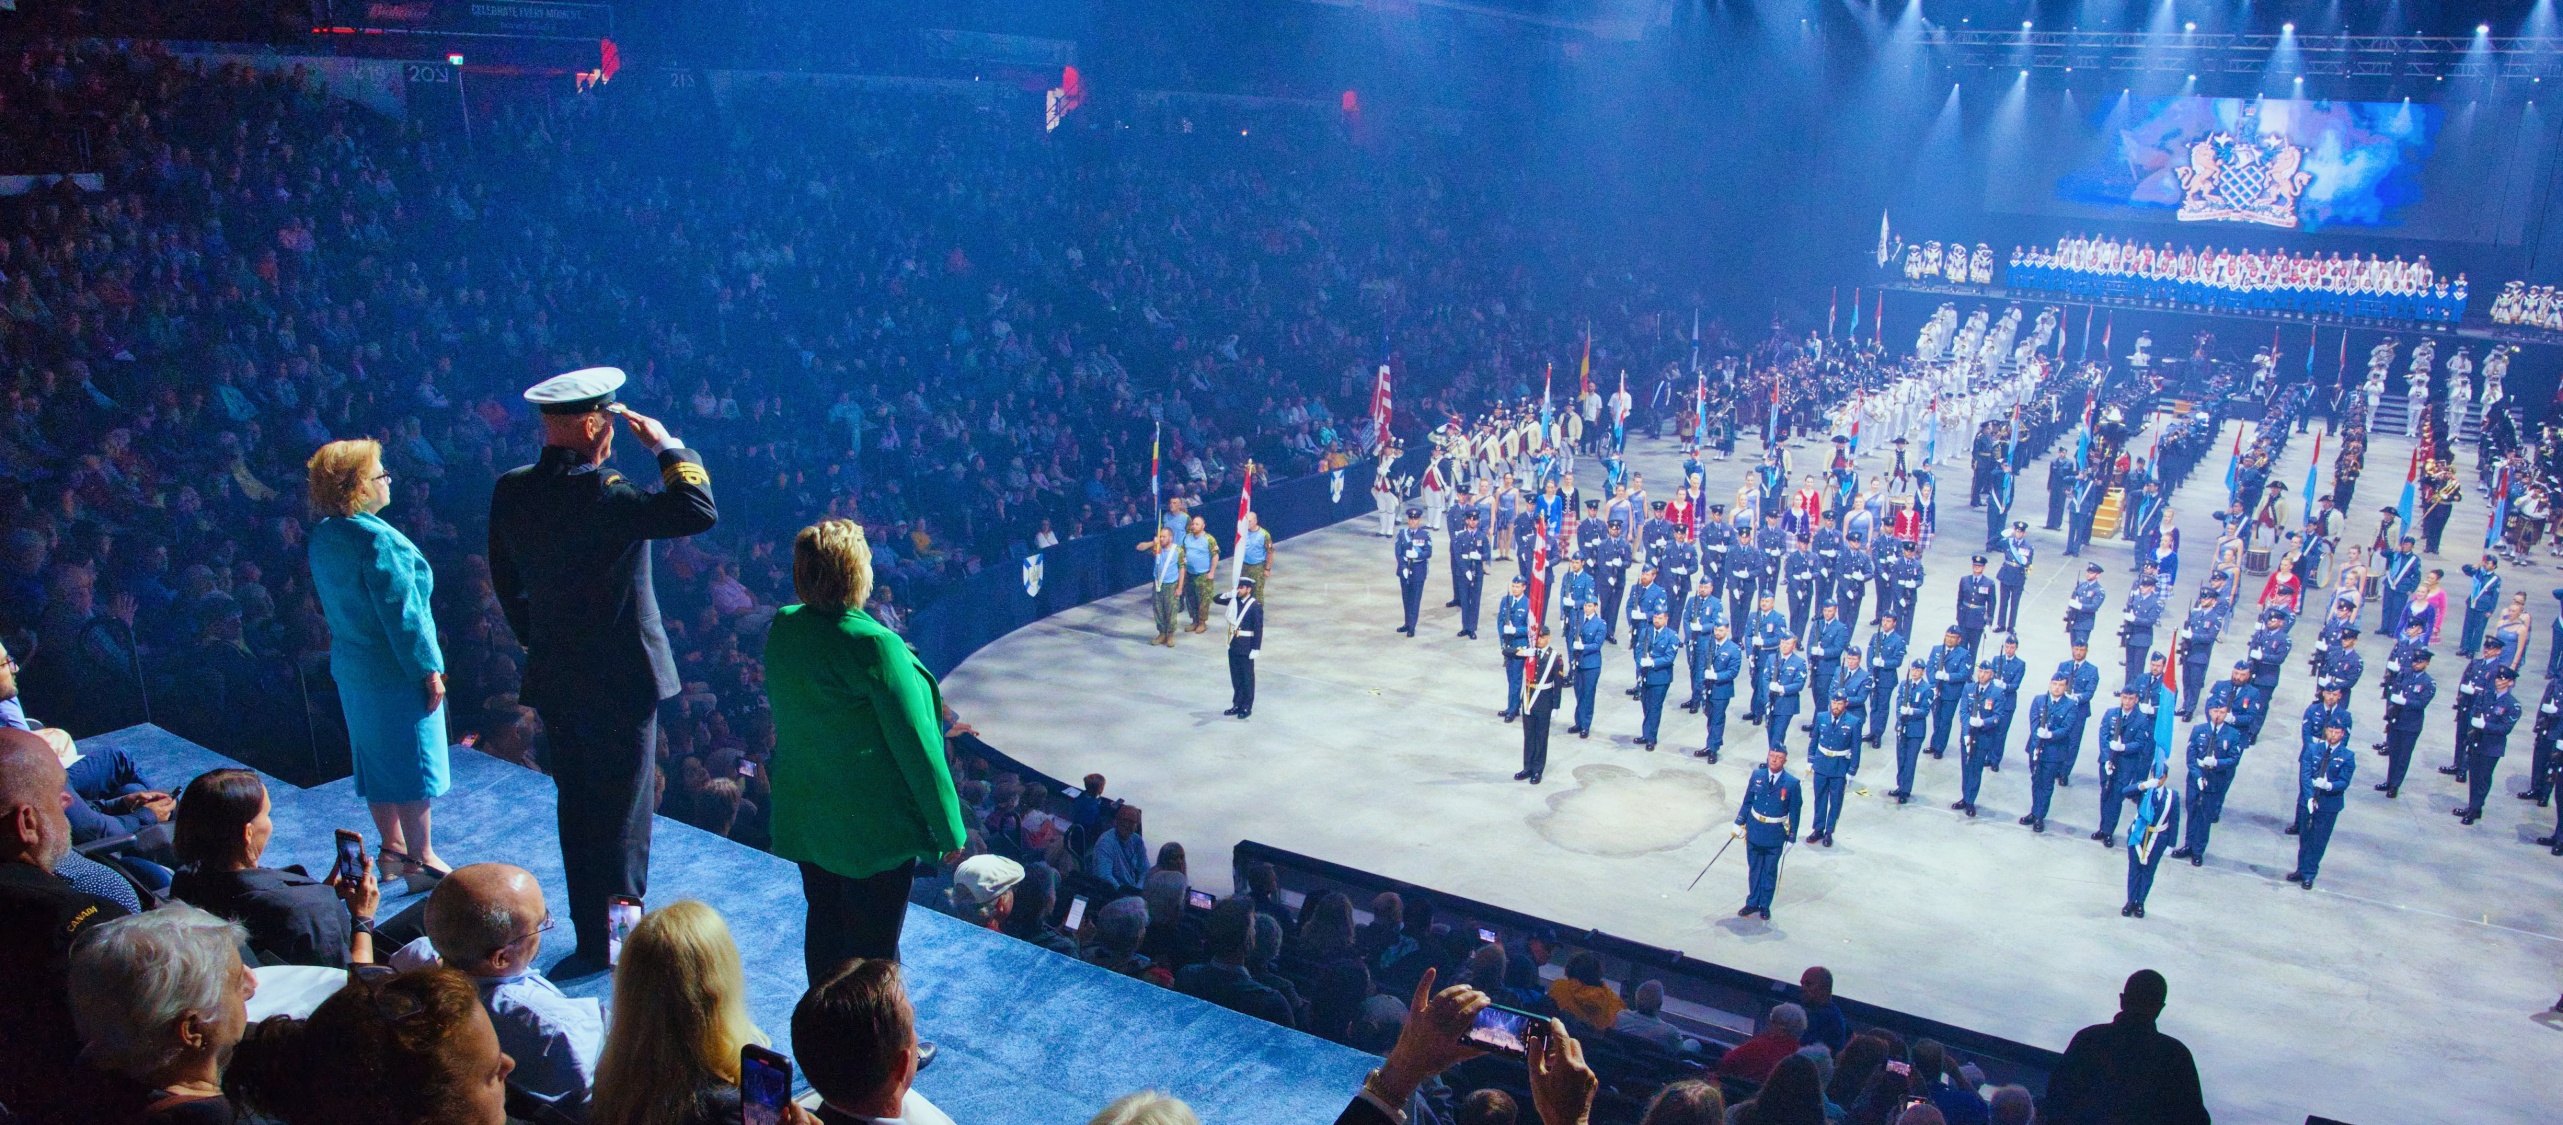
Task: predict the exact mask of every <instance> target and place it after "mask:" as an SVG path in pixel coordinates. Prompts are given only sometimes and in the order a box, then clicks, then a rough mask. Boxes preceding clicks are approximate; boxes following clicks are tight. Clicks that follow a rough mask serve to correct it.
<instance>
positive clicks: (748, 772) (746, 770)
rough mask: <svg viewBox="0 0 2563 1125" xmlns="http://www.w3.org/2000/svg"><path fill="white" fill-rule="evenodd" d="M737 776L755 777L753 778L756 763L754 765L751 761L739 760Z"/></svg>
mask: <svg viewBox="0 0 2563 1125" xmlns="http://www.w3.org/2000/svg"><path fill="white" fill-rule="evenodd" d="M739 776H740V777H755V776H756V763H755V762H751V761H749V760H747V759H745V758H741V759H739Z"/></svg>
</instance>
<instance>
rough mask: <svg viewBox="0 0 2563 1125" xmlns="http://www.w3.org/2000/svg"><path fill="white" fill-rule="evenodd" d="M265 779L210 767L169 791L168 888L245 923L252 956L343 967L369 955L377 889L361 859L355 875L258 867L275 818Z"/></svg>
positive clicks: (368, 961)
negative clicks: (172, 831)
mask: <svg viewBox="0 0 2563 1125" xmlns="http://www.w3.org/2000/svg"><path fill="white" fill-rule="evenodd" d="M269 808H270V804H269V802H268V799H267V785H266V783H265V782H262V781H260V780H258V775H257V774H254V773H251V772H250V771H248V770H244V769H219V770H210V771H207V772H206V773H204V774H202V775H200V776H198V777H197V778H196V780H194V781H191V782H188V783H187V790H186V792H185V793H184V794H182V795H180V797H179V798H178V819H177V820H176V821H175V822H174V826H175V827H176V829H177V847H178V862H179V864H180V865H181V866H180V869H179V871H178V875H177V878H175V879H174V880H172V881H171V882H170V886H169V890H170V893H171V894H172V895H173V896H175V897H176V898H178V899H180V900H181V901H184V902H187V903H191V904H193V905H195V906H198V907H201V908H203V909H204V910H205V911H206V912H208V913H211V914H213V915H214V916H215V917H218V918H228V919H231V920H232V921H234V922H238V923H240V924H241V925H242V926H243V927H245V928H247V929H248V931H249V947H250V949H251V950H252V951H253V952H255V953H256V954H257V955H258V958H259V960H260V961H261V962H263V963H267V964H277V965H316V966H319V967H322V968H344V967H346V966H348V965H351V964H355V965H367V964H372V963H374V907H375V906H376V905H377V904H378V903H379V902H380V901H381V891H380V890H379V889H378V888H377V887H376V886H375V884H374V865H373V860H372V859H371V858H370V857H367V858H366V859H365V861H364V862H365V867H364V872H365V873H364V877H363V878H362V879H359V880H355V881H348V880H343V879H340V878H338V877H337V876H336V875H335V874H333V875H331V877H330V878H328V879H325V880H324V879H314V878H312V877H311V876H310V875H309V874H307V873H305V872H304V871H303V869H302V868H300V867H284V868H274V867H262V866H259V862H258V861H259V860H260V859H261V858H264V857H265V855H266V853H267V841H268V839H269V838H270V837H271V836H273V835H274V834H275V831H276V826H275V825H274V824H273V823H271V822H270V821H269V820H268V819H267V812H268V809H269Z"/></svg>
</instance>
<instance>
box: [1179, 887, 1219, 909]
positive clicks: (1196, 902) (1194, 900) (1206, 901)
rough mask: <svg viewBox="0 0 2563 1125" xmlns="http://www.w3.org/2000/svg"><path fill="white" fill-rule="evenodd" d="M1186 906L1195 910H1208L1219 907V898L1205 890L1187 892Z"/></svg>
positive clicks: (1185, 896)
mask: <svg viewBox="0 0 2563 1125" xmlns="http://www.w3.org/2000/svg"><path fill="white" fill-rule="evenodd" d="M1184 905H1186V906H1189V907H1192V908H1193V909H1195V910H1208V909H1210V908H1211V907H1214V906H1217V905H1219V896H1217V895H1214V894H1212V893H1210V892H1209V891H1204V890H1186V891H1185V892H1184Z"/></svg>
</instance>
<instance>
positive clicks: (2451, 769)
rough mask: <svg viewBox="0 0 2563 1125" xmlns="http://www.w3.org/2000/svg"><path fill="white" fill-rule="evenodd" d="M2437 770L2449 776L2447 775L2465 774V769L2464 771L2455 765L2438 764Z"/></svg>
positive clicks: (2461, 775)
mask: <svg viewBox="0 0 2563 1125" xmlns="http://www.w3.org/2000/svg"><path fill="white" fill-rule="evenodd" d="M2438 772H2440V773H2443V774H2446V775H2447V776H2449V777H2463V776H2465V771H2464V770H2461V769H2458V768H2456V767H2455V766H2440V767H2439V768H2438Z"/></svg>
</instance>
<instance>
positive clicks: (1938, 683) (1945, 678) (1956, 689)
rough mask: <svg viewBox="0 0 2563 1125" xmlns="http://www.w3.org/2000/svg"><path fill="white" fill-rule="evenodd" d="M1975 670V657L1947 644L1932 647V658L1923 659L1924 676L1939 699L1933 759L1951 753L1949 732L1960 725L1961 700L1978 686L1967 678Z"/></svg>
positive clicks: (1933, 726) (1933, 717) (1935, 705)
mask: <svg viewBox="0 0 2563 1125" xmlns="http://www.w3.org/2000/svg"><path fill="white" fill-rule="evenodd" d="M1974 667H1975V657H1974V656H1973V655H1972V654H1970V653H1969V652H1968V651H1967V646H1966V645H1964V644H1956V645H1951V644H1947V643H1945V642H1944V643H1942V644H1937V645H1933V646H1931V655H1929V656H1927V657H1924V658H1923V673H1924V675H1925V677H1926V678H1928V679H1929V680H1930V681H1931V686H1932V687H1933V688H1934V689H1936V691H1937V695H1936V696H1935V697H1934V699H1935V702H1934V703H1933V704H1932V710H1931V756H1932V757H1934V758H1937V757H1939V756H1941V755H1942V754H1943V753H1946V752H1947V751H1948V749H1949V731H1950V728H1952V727H1954V726H1956V725H1957V718H1958V700H1959V697H1960V696H1961V695H1963V694H1965V692H1966V690H1967V689H1968V688H1970V687H1973V686H1975V685H1974V684H1973V683H1972V682H1971V677H1970V676H1969V675H1968V673H1969V671H1971V670H1972V669H1973V668H1974Z"/></svg>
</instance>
